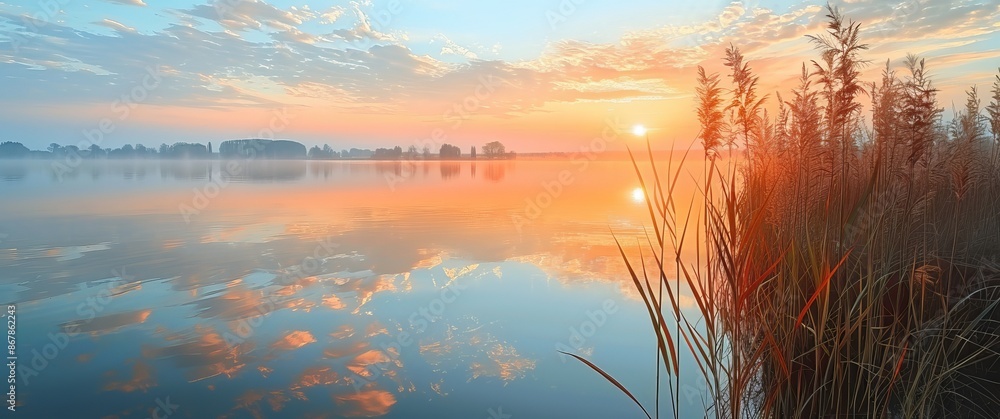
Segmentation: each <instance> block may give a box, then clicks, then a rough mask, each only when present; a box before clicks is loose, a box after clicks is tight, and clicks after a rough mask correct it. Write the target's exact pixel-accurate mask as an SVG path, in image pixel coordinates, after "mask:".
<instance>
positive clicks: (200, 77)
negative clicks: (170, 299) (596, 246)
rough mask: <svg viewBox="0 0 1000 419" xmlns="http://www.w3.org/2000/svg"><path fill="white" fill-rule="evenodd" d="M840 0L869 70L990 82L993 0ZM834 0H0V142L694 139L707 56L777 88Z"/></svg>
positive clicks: (999, 14)
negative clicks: (734, 54) (643, 134)
mask: <svg viewBox="0 0 1000 419" xmlns="http://www.w3.org/2000/svg"><path fill="white" fill-rule="evenodd" d="M832 4H833V5H834V6H836V7H839V8H840V9H841V11H842V12H843V13H844V14H845V16H846V17H848V18H849V19H853V20H856V21H858V22H859V23H861V25H862V26H861V29H862V36H863V40H864V41H865V42H867V43H868V44H870V46H871V47H870V49H869V50H868V51H866V53H865V55H864V58H866V59H868V60H870V61H871V65H869V66H868V68H867V69H866V71H865V79H866V80H867V81H875V80H876V79H877V77H878V73H879V72H880V71H881V69H882V68H883V67H884V65H885V62H886V60H887V59H888V60H891V61H890V64H891V65H892V66H893V67H895V68H897V69H898V71H899V72H900V73H903V70H902V68H901V66H902V62H903V59H904V57H905V56H906V54H907V53H916V54H919V55H920V56H922V57H925V58H926V59H927V64H928V67H929V69H930V72H931V74H932V77H933V80H934V84H935V86H936V87H938V88H939V89H941V93H940V94H939V100H940V102H941V105H942V106H943V107H945V108H946V109H949V110H950V109H951V108H952V104H953V103H954V104H955V106H956V107H961V106H962V105H963V103H964V101H965V93H964V91H965V90H966V89H968V88H969V87H970V86H972V85H977V86H978V88H979V91H980V93H981V96H983V97H986V96H988V92H989V90H990V87H991V83H992V82H993V80H994V77H995V75H996V74H997V72H998V67H1000V2H998V1H997V0H976V1H966V0H950V1H949V0H933V1H931V0H903V1H898V0H876V1H872V0H847V1H844V0H835V1H833V2H832ZM692 5H696V7H692ZM824 5H825V4H824V3H821V2H819V1H794V2H780V1H769V0H743V1H735V2H726V1H717V0H702V1H698V2H689V1H677V0H629V1H607V0H504V1H494V0H480V1H445V0H366V1H326V2H308V1H301V0H280V1H279V0H270V1H264V0H218V1H195V2H190V1H183V0H170V1H166V0H91V1H83V0H19V1H17V2H10V1H0V141H19V142H21V143H24V144H25V145H27V146H28V147H29V148H32V149H44V148H45V147H46V145H48V144H49V143H52V142H56V143H60V144H82V145H89V144H91V143H94V144H99V145H100V146H102V147H105V148H108V147H111V148H114V147H120V146H121V145H123V144H137V143H141V144H144V145H146V146H157V145H159V144H161V143H168V144H172V143H174V142H178V141H186V142H202V143H204V142H209V141H215V142H218V141H222V140H226V139H236V138H280V139H292V140H296V141H300V142H302V143H304V144H306V145H307V146H312V145H322V144H330V145H331V146H332V147H333V148H334V149H337V150H339V149H344V148H350V147H359V148H376V147H392V146H395V145H400V146H402V147H403V148H404V149H405V148H408V146H409V145H415V146H417V148H418V149H420V148H423V146H424V145H430V146H431V148H432V149H434V150H435V151H436V149H437V148H438V147H440V144H443V143H450V144H454V145H458V146H460V147H462V148H463V150H467V149H468V147H470V146H474V145H475V146H481V145H482V144H484V143H486V142H489V141H493V140H499V141H501V142H503V143H504V144H505V145H507V148H508V149H509V150H514V151H519V152H542V151H566V152H575V151H582V150H592V149H597V147H598V146H600V149H604V148H608V149H621V148H622V146H623V145H624V144H626V143H627V142H628V141H629V135H628V134H627V132H625V131H627V129H628V127H631V126H633V125H636V124H643V125H645V126H647V127H648V128H649V129H650V131H649V136H650V140H651V141H652V142H653V144H654V147H655V148H660V149H665V148H672V147H676V148H686V147H689V146H690V145H691V144H694V143H695V141H696V140H697V139H696V136H697V131H698V124H697V118H696V115H695V113H694V110H693V104H694V101H695V95H694V90H695V84H694V82H695V74H696V69H697V66H698V65H702V66H705V68H706V69H707V70H709V71H710V72H720V73H723V74H725V73H726V68H725V67H724V66H723V65H722V57H723V51H724V49H725V48H726V47H727V46H729V45H730V44H733V45H736V46H738V47H740V48H741V49H742V50H743V52H744V54H745V55H746V57H747V59H749V60H750V67H751V68H752V69H753V71H754V72H756V73H757V74H759V75H760V76H761V91H762V93H767V94H770V97H771V99H770V100H769V101H768V105H769V106H770V107H774V106H776V105H775V103H776V102H775V100H774V98H775V97H776V95H775V93H782V94H783V95H784V96H785V97H786V98H787V97H788V96H790V94H789V91H790V90H791V89H792V88H793V87H794V85H795V80H796V79H797V77H798V76H799V73H800V68H801V65H802V63H803V62H808V61H809V60H811V59H815V58H816V57H817V54H816V52H815V50H814V49H813V47H812V45H811V44H810V43H809V41H808V39H807V38H806V35H809V34H817V33H820V32H821V31H822V30H823V24H824V23H825V17H824V15H825V14H826V13H825V10H824V8H823V6H824ZM985 102H986V100H984V106H985ZM869 111H870V110H866V112H869ZM607 127H614V128H616V129H619V130H620V131H621V135H610V136H609V135H608V133H609V132H610V131H608V130H607V129H606V128H607ZM602 137H603V138H604V140H606V141H598V140H597V139H601V138H602ZM598 151H599V150H598Z"/></svg>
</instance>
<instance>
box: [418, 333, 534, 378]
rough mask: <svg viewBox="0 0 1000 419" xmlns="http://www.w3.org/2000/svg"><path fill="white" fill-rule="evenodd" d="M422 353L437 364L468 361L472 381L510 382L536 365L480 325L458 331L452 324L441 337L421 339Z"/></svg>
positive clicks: (426, 358) (428, 360)
mask: <svg viewBox="0 0 1000 419" xmlns="http://www.w3.org/2000/svg"><path fill="white" fill-rule="evenodd" d="M420 355H421V356H423V358H424V360H426V361H427V363H428V364H430V365H433V366H435V367H443V366H446V365H455V364H459V363H468V369H469V380H470V381H471V380H474V379H476V378H479V377H495V378H499V379H501V380H503V381H504V382H505V383H508V382H511V381H514V380H517V379H520V378H523V377H524V376H525V375H526V374H527V373H528V371H531V370H533V369H534V368H535V361H534V360H531V359H528V358H524V357H522V356H521V355H520V354H519V353H518V351H517V349H516V348H514V346H513V345H511V344H509V343H506V342H503V341H501V340H500V339H498V338H496V337H495V336H493V335H492V334H490V333H487V332H483V331H482V330H481V327H476V328H474V329H469V330H464V331H458V328H457V327H455V326H449V327H448V329H447V331H446V332H445V334H444V337H443V338H442V339H440V340H434V339H430V338H426V339H422V340H421V341H420Z"/></svg>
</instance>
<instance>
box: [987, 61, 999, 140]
mask: <svg viewBox="0 0 1000 419" xmlns="http://www.w3.org/2000/svg"><path fill="white" fill-rule="evenodd" d="M997 71H998V72H1000V68H998V69H997ZM991 93H993V96H992V97H991V100H990V104H989V106H987V107H986V113H987V114H988V115H989V123H990V134H993V142H994V143H1000V74H998V75H996V80H995V81H994V82H993V90H991Z"/></svg>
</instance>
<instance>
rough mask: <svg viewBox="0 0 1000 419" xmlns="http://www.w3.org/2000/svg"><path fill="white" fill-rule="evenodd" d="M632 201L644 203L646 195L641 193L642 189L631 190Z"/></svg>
mask: <svg viewBox="0 0 1000 419" xmlns="http://www.w3.org/2000/svg"><path fill="white" fill-rule="evenodd" d="M632 200H633V201H635V202H636V203H642V202H645V201H646V193H645V192H643V190H642V188H635V189H633V190H632Z"/></svg>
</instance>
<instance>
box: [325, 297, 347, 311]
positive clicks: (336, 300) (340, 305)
mask: <svg viewBox="0 0 1000 419" xmlns="http://www.w3.org/2000/svg"><path fill="white" fill-rule="evenodd" d="M323 306H324V307H326V308H329V309H332V310H343V309H344V307H347V305H346V304H344V302H343V301H340V297H337V294H330V295H327V296H325V297H323Z"/></svg>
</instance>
